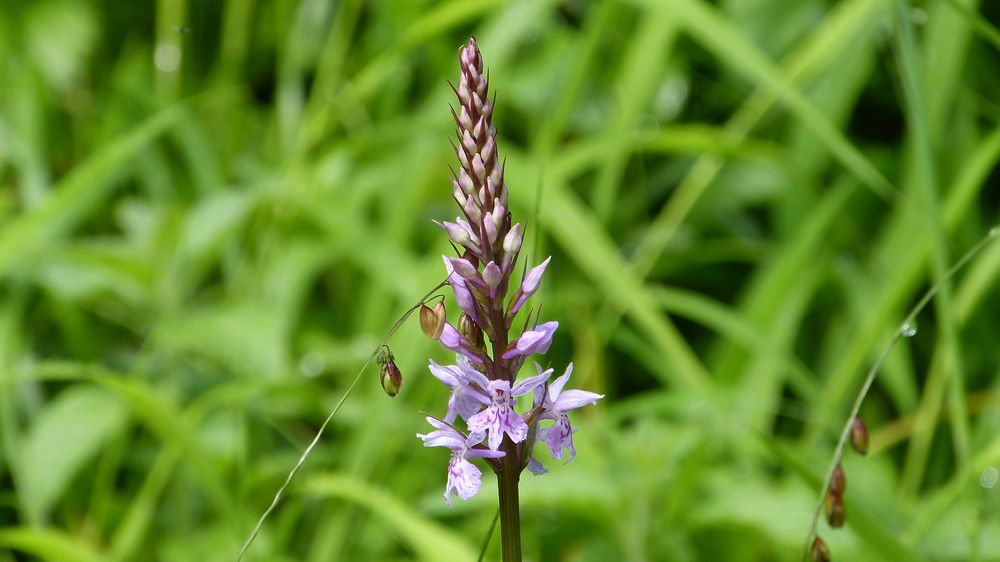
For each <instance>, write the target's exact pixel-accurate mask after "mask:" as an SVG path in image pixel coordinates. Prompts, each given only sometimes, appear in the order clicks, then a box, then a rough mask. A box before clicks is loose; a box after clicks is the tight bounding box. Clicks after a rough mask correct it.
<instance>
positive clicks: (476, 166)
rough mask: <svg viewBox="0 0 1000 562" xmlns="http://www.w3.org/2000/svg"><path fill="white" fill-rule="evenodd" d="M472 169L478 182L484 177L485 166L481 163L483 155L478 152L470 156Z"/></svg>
mask: <svg viewBox="0 0 1000 562" xmlns="http://www.w3.org/2000/svg"><path fill="white" fill-rule="evenodd" d="M472 171H473V172H475V173H476V177H477V178H479V181H480V182H481V181H483V179H485V178H486V166H485V165H484V164H483V157H482V156H480V155H479V154H476V155H475V156H473V157H472Z"/></svg>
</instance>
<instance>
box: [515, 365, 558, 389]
mask: <svg viewBox="0 0 1000 562" xmlns="http://www.w3.org/2000/svg"><path fill="white" fill-rule="evenodd" d="M535 366H536V367H537V368H538V374H537V375H535V376H533V377H530V378H527V379H524V380H522V381H519V382H517V383H515V384H514V388H512V389H511V391H510V393H511V395H512V396H524V395H525V394H527V393H529V392H531V391H532V390H534V389H535V388H537V387H538V386H539V385H541V384H544V383H545V381H546V380H548V378H549V377H551V376H552V369H546V370H545V371H542V367H541V366H540V365H538V364H537V363H535Z"/></svg>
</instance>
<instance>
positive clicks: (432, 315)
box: [420, 301, 447, 340]
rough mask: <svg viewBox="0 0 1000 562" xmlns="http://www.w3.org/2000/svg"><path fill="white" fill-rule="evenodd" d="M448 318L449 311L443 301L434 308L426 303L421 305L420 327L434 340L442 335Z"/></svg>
mask: <svg viewBox="0 0 1000 562" xmlns="http://www.w3.org/2000/svg"><path fill="white" fill-rule="evenodd" d="M446 318H447V312H446V311H445V308H444V302H443V301H438V302H437V303H436V304H435V305H434V308H431V307H429V306H427V305H426V304H425V305H423V306H421V307H420V329H421V330H423V332H424V335H425V336H427V337H428V338H430V339H432V340H436V339H438V338H440V337H441V332H442V331H444V323H445V319H446Z"/></svg>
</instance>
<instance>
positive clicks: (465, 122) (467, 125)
mask: <svg viewBox="0 0 1000 562" xmlns="http://www.w3.org/2000/svg"><path fill="white" fill-rule="evenodd" d="M458 123H459V125H461V126H462V128H463V129H471V128H472V117H469V112H468V111H467V110H466V109H465V106H464V105H463V106H462V109H461V111H459V113H458Z"/></svg>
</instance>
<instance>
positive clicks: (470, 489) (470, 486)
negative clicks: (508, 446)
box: [417, 416, 506, 506]
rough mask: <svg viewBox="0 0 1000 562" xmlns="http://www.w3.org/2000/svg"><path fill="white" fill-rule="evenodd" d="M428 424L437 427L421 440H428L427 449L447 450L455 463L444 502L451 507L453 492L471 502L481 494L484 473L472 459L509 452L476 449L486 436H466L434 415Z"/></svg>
mask: <svg viewBox="0 0 1000 562" xmlns="http://www.w3.org/2000/svg"><path fill="white" fill-rule="evenodd" d="M427 422H428V423H430V424H431V425H432V426H434V427H435V428H437V429H435V430H434V431H432V432H430V433H428V434H426V435H423V434H420V433H418V434H417V437H419V438H420V439H422V440H423V441H424V447H447V448H448V449H451V460H450V461H449V462H448V483H447V484H446V485H445V489H444V501H445V502H447V503H448V506H451V491H452V490H454V491H456V492H458V497H460V498H462V499H463V500H467V499H469V498H471V497H472V496H474V495H476V493H477V492H479V487H480V486H481V485H482V477H483V473H482V472H481V471H480V470H479V468H477V467H476V465H474V464H472V463H471V462H469V460H468V459H474V458H490V459H496V458H500V457H502V456H504V455H506V453H504V452H503V451H492V450H489V449H481V448H476V445H479V444H480V443H481V442H482V441H483V434H482V433H471V434H469V435H468V436H465V435H462V433H461V432H459V431H458V430H456V429H455V428H454V427H452V426H451V425H449V424H447V423H445V422H443V421H441V420H439V419H437V418H433V417H430V416H427Z"/></svg>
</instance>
